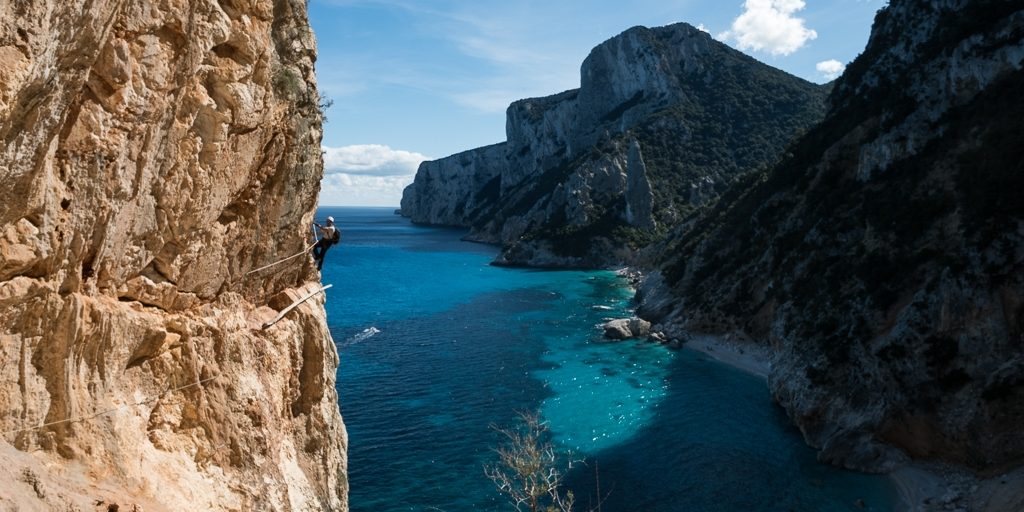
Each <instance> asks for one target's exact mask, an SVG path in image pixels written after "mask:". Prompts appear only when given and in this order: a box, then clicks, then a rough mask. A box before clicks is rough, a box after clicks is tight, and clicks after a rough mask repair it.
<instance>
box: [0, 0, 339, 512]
mask: <svg viewBox="0 0 1024 512" xmlns="http://www.w3.org/2000/svg"><path fill="white" fill-rule="evenodd" d="M315 58H316V45H315V40H314V37H313V34H312V32H311V30H310V28H309V25H308V20H307V18H306V7H305V1H303V0H282V1H275V2H271V1H269V0H266V1H263V0H257V1H223V0H221V1H212V0H211V1H205V0H195V1H190V2H154V1H145V0H143V1H135V2H122V1H115V0H110V1H103V0H100V1H89V2H86V1H61V2H57V1H48V0H33V1H16V2H4V3H0V141H2V144H0V182H2V183H3V184H4V187H3V189H2V190H0V373H2V376H0V430H2V432H3V434H2V438H0V479H2V480H3V481H4V485H3V492H2V493H0V508H4V509H10V508H13V509H17V510H94V509H102V510H108V509H109V510H116V509H118V507H120V508H119V509H120V510H132V509H144V510H147V511H152V510H346V509H347V498H346V493H347V478H346V454H345V448H346V442H347V441H346V434H345V428H344V425H343V424H342V421H341V416H340V414H339V410H338V403H337V396H336V392H335V390H334V379H335V368H336V366H337V353H336V350H335V347H334V344H333V343H332V340H331V336H330V333H329V331H328V329H327V326H326V322H325V313H324V309H323V302H322V301H323V298H322V296H317V297H316V298H315V299H313V300H311V301H309V302H306V303H305V304H303V305H302V306H300V307H298V308H297V309H295V310H294V311H292V312H291V313H289V315H288V316H286V317H285V318H284V319H283V320H282V321H281V322H279V323H277V324H275V325H274V326H272V327H269V328H267V329H262V328H261V327H262V324H263V323H264V322H266V321H267V320H269V319H271V318H273V317H274V316H276V314H277V312H278V310H279V309H281V308H282V307H284V306H286V305H288V304H290V303H291V302H292V301H293V300H294V299H295V298H297V297H299V296H301V295H303V294H305V293H308V292H310V291H314V290H317V289H318V288H319V282H318V276H317V272H316V270H315V268H314V267H313V266H312V265H311V262H310V260H309V258H308V257H307V256H303V257H298V258H292V259H290V260H288V261H286V262H284V263H282V264H280V265H276V266H274V267H271V268H268V269H265V270H261V271H257V272H252V271H253V270H255V269H258V268H260V267H262V266H264V265H267V264H269V263H272V262H275V261H278V260H281V259H282V258H285V257H287V256H291V255H294V254H297V253H301V252H302V251H303V249H304V248H305V247H306V244H307V240H306V233H307V232H308V225H309V223H310V221H311V220H312V217H313V214H314V209H315V207H316V202H317V195H318V191H319V181H320V178H321V175H322V157H321V154H320V138H321V114H320V111H319V108H318V101H319V99H318V95H317V91H316V83H315V78H314V74H313V73H314V71H313V62H314V60H315ZM112 505H116V506H114V507H113V508H110V507H111V506H112Z"/></svg>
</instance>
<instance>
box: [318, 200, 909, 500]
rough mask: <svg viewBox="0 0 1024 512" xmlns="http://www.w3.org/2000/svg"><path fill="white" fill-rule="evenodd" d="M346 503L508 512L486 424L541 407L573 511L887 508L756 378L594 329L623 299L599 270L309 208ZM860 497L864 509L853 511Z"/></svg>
mask: <svg viewBox="0 0 1024 512" xmlns="http://www.w3.org/2000/svg"><path fill="white" fill-rule="evenodd" d="M327 215H333V216H334V217H335V218H336V219H337V221H338V224H339V226H340V227H341V230H342V236H343V238H342V243H341V244H340V245H338V246H335V247H334V248H332V249H331V251H330V252H328V255H327V260H326V263H325V266H324V272H323V282H324V283H325V284H334V288H332V289H331V290H329V291H328V293H327V311H328V321H329V323H330V328H331V333H332V335H333V336H334V339H335V342H336V344H337V347H338V352H339V355H340V358H341V363H340V366H339V368H338V382H337V388H338V394H339V400H340V406H341V411H342V415H343V416H344V418H345V423H346V425H347V428H348V432H349V484H350V488H351V491H350V504H351V509H352V510H353V511H389V510H395V511H398V510H445V511H462V510H511V509H512V508H511V506H509V505H508V504H507V503H506V502H504V501H503V499H502V497H500V496H499V495H498V494H497V493H496V491H495V490H494V486H493V484H492V483H491V482H490V481H489V480H488V479H487V478H486V477H485V476H484V473H483V469H482V466H483V464H484V463H485V462H490V461H492V460H493V458H494V455H493V452H492V451H491V449H492V448H493V447H494V446H495V445H496V444H497V443H498V442H499V439H498V437H497V435H496V434H495V433H494V431H493V430H492V429H491V425H510V424H512V423H513V422H514V420H515V416H516V411H519V410H539V411H540V412H541V415H542V418H543V419H544V420H546V421H547V422H548V424H549V426H550V428H551V430H552V434H553V436H554V440H555V442H556V443H557V444H558V445H559V446H560V447H562V448H564V449H566V450H572V451H573V452H574V453H575V454H576V456H577V458H580V459H584V460H585V464H581V465H577V466H576V469H574V471H573V472H572V473H570V475H569V478H568V480H567V483H568V485H569V487H570V488H572V489H573V490H574V492H575V493H576V495H577V498H578V503H580V504H581V505H582V506H580V507H577V510H585V509H586V506H587V503H588V501H589V502H590V503H594V502H595V500H596V491H595V482H594V469H595V462H596V467H599V469H600V486H601V491H602V495H603V496H604V501H603V503H602V510H604V511H606V512H615V511H631V510H645V511H647V510H650V511H684V510H685V511H719V510H723V511H727V510H779V511H787V510H893V509H894V508H895V507H896V504H897V503H898V498H897V497H896V494H895V490H894V489H893V487H892V486H891V485H890V484H889V480H888V479H887V478H885V477H882V476H872V475H862V474H857V473H852V472H847V471H842V470H839V469H836V468H832V467H829V466H827V465H824V464H820V463H818V462H817V461H816V460H815V454H814V451H813V450H811V449H810V448H808V447H807V446H805V445H804V443H803V440H802V439H801V437H800V435H799V433H798V432H797V431H796V430H795V429H794V428H793V427H791V426H790V424H789V422H788V420H787V419H786V417H785V415H784V414H783V413H782V411H781V410H780V409H779V408H778V407H776V406H775V405H773V404H772V403H771V400H770V397H769V394H768V391H767V389H766V386H765V383H764V381H763V380H762V379H760V378H758V377H755V376H752V375H749V374H746V373H744V372H742V371H739V370H736V369H734V368H731V367H728V366H725V365H723V364H721V363H718V362H717V361H713V360H710V359H709V358H707V357H706V356H704V355H702V354H698V353H696V352H692V351H689V350H681V351H672V350H670V349H667V348H666V347H663V346H661V345H657V344H651V343H644V342H637V341H626V342H619V343H608V342H604V341H602V340H601V331H600V330H599V329H598V327H597V326H598V325H599V324H600V323H601V322H602V321H604V320H605V319H606V318H610V317H621V316H627V315H628V314H629V307H630V299H631V296H632V293H631V292H630V290H629V289H628V288H627V287H626V283H625V282H624V280H623V279H621V278H620V277H618V276H617V275H615V274H614V273H612V272H607V271H540V270H530V269H510V268H500V267H493V266H490V265H489V262H490V261H491V260H492V259H493V258H494V256H495V254H496V250H495V249H494V248H492V247H488V246H483V245H478V244H471V243H466V242H462V241H460V240H459V238H460V237H461V236H462V235H463V234H464V232H463V231H460V230H453V229H443V228H432V227H419V226H413V225H410V224H409V222H408V221H407V220H405V219H402V218H401V217H398V216H397V215H394V214H393V211H392V210H391V209H380V208H321V209H320V211H319V212H318V217H319V218H321V219H322V218H324V217H326V216H327ZM861 506H863V508H861Z"/></svg>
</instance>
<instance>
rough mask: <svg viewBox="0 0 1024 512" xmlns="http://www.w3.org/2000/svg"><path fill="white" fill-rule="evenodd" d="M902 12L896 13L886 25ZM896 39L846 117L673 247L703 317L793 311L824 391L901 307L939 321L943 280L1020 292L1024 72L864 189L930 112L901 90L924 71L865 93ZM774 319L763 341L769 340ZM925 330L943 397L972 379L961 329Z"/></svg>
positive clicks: (851, 73)
mask: <svg viewBox="0 0 1024 512" xmlns="http://www.w3.org/2000/svg"><path fill="white" fill-rule="evenodd" d="M973 8H977V9H981V10H982V11H985V12H984V13H982V14H978V16H981V17H982V18H983V19H989V20H990V21H991V22H992V24H995V21H994V20H995V18H998V16H999V15H1000V13H1003V12H1004V11H1005V9H1007V8H1009V7H1007V6H1006V4H1003V3H1000V2H979V3H978V4H977V5H974V6H973V7H972V9H973ZM1017 9H1018V10H1019V6H1018V7H1017ZM888 15H890V13H888V12H887V11H883V12H882V13H880V18H879V20H884V19H885V16H888ZM950 16H952V15H950ZM959 17H960V15H959V14H958V15H957V16H956V19H953V18H949V19H945V20H944V21H943V25H942V26H941V27H940V29H939V31H940V32H939V36H937V38H936V39H935V40H933V41H931V42H930V43H928V44H926V45H924V47H923V49H920V50H919V51H920V52H923V53H927V54H928V55H932V56H937V55H942V52H948V51H951V47H952V45H953V44H954V43H955V42H957V41H959V38H960V37H962V36H963V35H964V34H967V33H975V32H970V30H973V29H971V27H975V25H976V21H975V19H974V18H970V17H965V20H962V21H961V20H959ZM879 23H881V21H876V25H877V24H879ZM990 26H991V25H990ZM876 28H877V27H876ZM975 28H976V27H975ZM885 37H887V36H886V35H885V34H881V36H880V38H879V39H872V43H871V45H869V47H868V49H867V50H866V51H865V54H864V55H862V56H861V57H860V58H858V60H857V61H856V62H855V63H854V64H853V65H851V66H850V68H848V71H847V74H846V75H844V77H843V78H842V79H841V80H840V81H839V82H838V83H837V85H836V90H835V91H834V92H833V94H832V98H831V102H832V103H833V104H834V105H836V107H835V109H834V110H833V111H832V112H830V114H829V116H828V117H827V118H826V119H825V120H824V121H823V122H822V123H820V124H818V125H817V126H815V127H814V128H813V129H811V130H810V131H808V132H807V133H806V134H805V135H804V136H802V137H801V138H799V139H798V140H797V141H796V142H795V143H794V144H793V145H791V146H790V147H789V148H788V149H787V150H786V151H785V153H784V155H783V157H782V159H781V160H780V161H779V162H778V163H777V164H775V165H774V166H772V167H771V168H770V169H769V170H763V171H754V172H751V173H748V174H745V175H742V176H741V177H739V178H737V179H736V184H735V185H733V186H732V187H731V188H730V189H729V190H727V191H726V192H725V193H724V194H723V196H722V198H721V199H720V200H719V201H718V202H717V203H715V204H714V205H713V206H711V207H710V208H707V209H705V210H704V211H700V212H694V213H692V214H690V216H689V217H688V218H687V219H686V220H685V221H684V225H686V229H684V230H682V231H681V232H678V233H673V236H672V237H671V240H670V241H669V242H667V245H668V250H667V251H666V252H667V253H668V254H670V256H669V257H668V258H667V260H666V261H665V262H664V271H665V272H664V273H665V275H666V279H667V281H668V282H669V283H670V284H672V285H673V286H675V287H676V290H677V292H678V293H679V294H680V295H681V296H682V297H683V298H684V300H685V301H686V304H687V305H688V307H689V308H690V310H691V311H692V312H694V313H695V314H697V315H698V316H704V317H708V318H718V317H722V316H724V317H726V318H751V317H753V316H754V315H756V314H757V313H758V312H759V311H761V310H762V308H764V307H766V305H769V304H785V303H789V304H792V305H793V306H794V308H795V311H794V312H793V313H791V314H790V315H789V316H787V317H785V320H786V324H785V332H786V335H787V336H792V337H793V339H798V340H803V341H802V342H804V343H808V344H809V345H812V346H814V347H815V348H816V350H815V351H813V352H812V353H816V354H821V355H823V356H824V357H825V359H826V360H827V362H828V364H827V365H826V366H810V367H808V369H807V377H808V378H809V380H810V381H811V382H813V383H820V382H819V381H821V380H822V379H831V380H832V381H835V379H836V378H837V377H836V376H835V375H832V376H829V375H828V374H827V372H828V371H831V370H834V369H835V368H838V367H842V365H843V364H844V363H845V362H847V361H848V360H849V359H850V357H851V353H852V351H853V350H855V349H858V347H856V344H863V345H865V348H867V346H866V345H867V344H869V343H870V342H871V341H872V340H875V339H876V338H877V336H879V335H880V334H882V333H884V330H885V329H886V328H887V326H891V323H890V322H892V321H893V319H892V317H890V316H889V315H891V314H893V312H894V311H900V310H907V311H910V312H912V314H914V315H917V316H918V317H921V318H926V317H927V316H929V315H932V314H934V312H933V311H931V310H929V309H928V308H929V307H933V306H930V305H929V303H928V299H927V297H928V296H934V294H935V293H936V291H937V290H938V288H939V286H940V284H941V283H942V282H947V281H943V279H946V280H950V279H952V280H954V281H953V282H955V283H956V285H955V286H957V287H960V286H963V287H966V288H968V289H970V288H975V287H977V288H981V289H985V288H986V287H987V288H990V289H993V290H995V289H998V287H1000V286H1016V285H1015V284H1013V283H1020V275H1021V271H1022V269H1021V268H1020V266H1019V258H1018V260H1016V261H1017V262H1016V263H1015V259H1014V257H1013V256H1011V254H1013V251H1014V248H1019V247H1020V244H1021V238H1022V237H1021V234H1020V232H1019V230H1020V226H1022V225H1024V201H1021V197H1020V193H1021V191H1022V190H1024V145H1022V144H1021V142H1020V141H1021V138H1020V119H1022V118H1024V98H1022V97H1021V95H1020V94H1019V91H1021V90H1024V72H1021V71H1016V72H1012V73H1009V74H1008V75H1007V76H1005V77H1003V78H1002V79H1001V80H1000V81H998V82H997V83H994V84H992V85H990V86H989V87H987V88H986V90H985V91H983V92H982V93H981V94H979V95H978V96H977V97H976V98H974V99H973V100H972V101H970V102H969V103H967V104H965V105H962V106H960V107H957V108H954V109H951V110H950V111H948V112H946V113H945V114H944V115H943V117H942V118H941V119H939V120H937V121H935V122H934V123H932V125H931V129H932V131H933V133H935V134H937V135H936V136H934V137H933V138H932V139H931V140H930V141H929V142H928V143H927V144H926V145H924V146H923V147H919V148H917V149H916V153H915V154H914V155H913V156H912V157H909V158H905V159H901V160H897V161H895V162H892V163H891V164H890V165H889V166H887V167H886V168H885V169H883V170H877V171H876V172H874V173H873V174H872V176H871V178H870V179H869V180H867V181H860V180H858V179H857V171H858V166H859V165H860V164H861V160H860V150H861V147H862V144H863V143H865V142H868V141H871V140H874V139H876V138H877V137H878V135H879V134H881V133H884V132H888V131H890V130H891V129H892V128H893V127H894V126H896V125H897V124H898V122H899V121H902V120H903V119H904V118H905V117H906V116H907V115H909V114H910V113H911V112H913V110H914V109H916V108H919V105H917V104H916V103H915V102H914V101H913V100H912V99H911V98H909V97H907V96H905V95H904V93H903V89H905V87H899V86H898V85H897V84H900V83H903V82H900V81H899V80H904V81H905V80H906V73H908V72H910V71H909V70H893V72H892V74H891V76H892V77H895V78H893V80H894V81H892V82H884V81H883V82H882V83H880V84H879V85H878V87H877V88H863V89H861V88H857V87H855V86H856V85H857V84H860V82H861V80H862V79H863V75H864V74H865V73H867V72H868V68H870V67H871V64H872V62H871V60H872V59H877V58H878V55H879V53H880V52H881V51H882V49H884V48H887V47H891V44H888V45H884V46H881V47H880V46H879V45H880V44H883V43H884V42H885ZM892 37H896V34H893V35H892ZM982 37H983V38H984V39H983V40H986V41H987V40H988V38H990V37H991V36H990V35H984V36H982ZM879 41H881V43H880V42H879ZM826 151H827V153H826ZM645 157H646V155H645ZM944 276H946V277H944ZM755 290H763V292H764V293H763V294H762V295H758V294H757V293H754V291H755ZM919 291H925V292H926V294H921V295H918V294H917V292H919ZM778 318H779V317H776V319H778ZM770 321H771V319H769V321H768V322H763V323H761V324H759V325H755V326H753V327H752V329H751V330H750V331H748V334H750V335H753V336H767V335H768V329H769V327H770V324H769V322H770ZM912 328H913V329H914V330H913V331H912V332H906V333H901V334H900V335H901V336H907V337H911V338H915V337H916V338H917V339H916V342H919V343H922V344H924V345H925V346H927V347H928V349H927V351H926V353H925V354H923V356H924V357H925V359H926V362H927V364H928V371H929V372H930V373H931V375H932V376H933V378H934V379H935V382H936V384H937V387H936V389H940V390H943V391H945V392H948V393H952V392H955V391H957V390H959V389H961V388H962V387H964V386H965V385H967V384H968V383H969V382H970V376H969V375H967V373H966V372H965V371H964V370H963V369H962V368H959V367H956V366H955V364H954V362H955V361H956V359H957V357H958V355H957V352H956V350H957V349H956V342H955V339H956V337H955V334H956V330H955V329H956V327H953V328H952V329H953V331H951V332H949V333H944V334H943V335H942V336H936V337H930V338H928V337H927V336H928V335H929V334H928V333H932V332H934V329H936V328H938V326H936V325H930V324H929V325H923V324H922V325H916V324H912ZM1008 329H1009V332H1008V333H1007V334H1008V335H1009V337H1010V339H1020V337H1021V335H1022V333H1021V326H1020V325H1018V324H1016V323H1013V322H1010V324H1009V325H1008ZM920 338H925V339H920ZM875 355H876V356H877V357H879V359H881V360H885V361H890V362H894V361H897V360H902V359H904V358H907V357H914V356H915V354H908V353H907V352H906V351H905V350H904V349H902V348H901V347H899V346H893V345H889V346H886V347H884V348H882V349H879V350H878V351H877V352H876V353H875ZM893 364H894V365H895V363H893ZM830 369H831V370H830ZM1015 382H1016V381H1014V382H1009V381H1008V383H1003V384H1001V385H1000V386H1002V387H993V388H992V390H989V391H987V392H986V393H987V397H995V396H1011V395H1010V394H1011V391H1012V389H1015V388H1013V386H1017V384H1016V383H1015ZM919 398H920V402H921V403H922V404H924V403H930V404H935V403H938V401H939V400H940V399H939V398H937V397H932V396H923V395H922V396H921V397H919Z"/></svg>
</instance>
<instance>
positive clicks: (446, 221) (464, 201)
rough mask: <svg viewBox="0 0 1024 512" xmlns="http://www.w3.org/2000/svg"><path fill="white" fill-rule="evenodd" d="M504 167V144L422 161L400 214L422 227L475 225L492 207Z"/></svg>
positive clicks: (407, 190) (403, 199)
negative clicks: (429, 225) (424, 225)
mask: <svg viewBox="0 0 1024 512" xmlns="http://www.w3.org/2000/svg"><path fill="white" fill-rule="evenodd" d="M505 165H506V162H505V143H500V144H494V145H492V146H487V147H484V148H480V149H476V150H472V151H464V152H462V153H459V154H457V155H453V156H450V157H448V158H443V159H441V160H433V161H427V162H423V164H422V165H420V168H419V170H418V171H417V173H416V178H415V182H414V183H413V184H412V185H410V186H409V188H408V189H406V193H405V194H404V195H403V196H402V208H401V210H400V211H401V212H405V216H407V217H409V218H411V219H412V221H413V222H417V223H421V224H438V225H450V226H463V225H466V223H467V222H469V223H472V222H474V221H476V220H478V219H479V218H481V217H482V215H483V214H485V213H488V212H490V210H491V208H492V207H493V206H492V203H493V201H494V198H496V197H497V196H498V187H499V186H500V184H501V179H500V175H501V173H502V171H503V170H504V169H505Z"/></svg>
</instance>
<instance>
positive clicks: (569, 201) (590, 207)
mask: <svg viewBox="0 0 1024 512" xmlns="http://www.w3.org/2000/svg"><path fill="white" fill-rule="evenodd" d="M826 93H827V88H825V87H821V86H816V85H814V84H811V83H808V82H805V81H803V80H801V79H799V78H796V77H793V76H790V75H788V74H786V73H784V72H782V71H779V70H777V69H774V68H771V67H769V66H766V65H764V64H762V63H759V62H757V61H755V60H754V59H751V58H750V57H747V56H746V55H743V54H742V53H739V52H737V51H735V50H732V49H730V48H729V47H727V46H725V45H723V44H721V43H719V42H717V41H715V40H714V39H712V38H711V37H710V36H709V35H708V34H706V33H704V32H702V31H700V30H697V29H696V28H694V27H691V26H690V25H687V24H684V23H680V24H676V25H671V26H667V27H659V28H653V29H649V28H644V27H634V28H631V29H629V30H627V31H625V32H623V33H622V34H620V35H618V36H616V37H614V38H612V39H609V40H608V41H605V42H604V43H602V44H600V45H599V46H597V47H596V48H594V50H593V51H592V52H591V53H590V55H589V56H588V57H587V58H586V60H585V61H584V62H583V65H582V67H581V70H580V88H579V89H576V90H571V91H566V92H563V93H560V94H556V95H553V96H548V97H544V98H531V99H524V100H520V101H517V102H515V103H513V104H512V105H511V106H510V107H509V108H508V112H507V122H506V134H507V141H506V142H504V143H501V144H497V145H494V146H488V147H486V148H480V149H476V150H472V151H468V152H464V153H460V154H458V155H454V156H450V157H447V158H443V159H440V160H437V161H435V162H425V163H424V164H423V165H422V166H421V168H420V170H419V172H418V173H417V177H416V180H415V182H414V183H413V184H412V185H410V186H409V187H408V188H407V189H406V191H405V196H404V197H403V200H402V214H403V215H405V216H407V217H410V218H411V219H412V220H413V221H414V222H419V223H430V224H446V225H458V226H465V227H471V228H472V233H471V234H470V238H471V239H473V240H477V241H485V242H491V243H500V244H503V245H504V246H505V251H504V253H503V255H502V256H501V258H500V259H499V261H500V262H505V263H514V264H530V265H535V266H602V265H609V264H614V263H621V262H623V261H629V260H630V259H631V258H632V257H633V251H634V249H636V248H638V247H641V246H643V245H646V244H648V243H650V242H651V241H652V240H656V239H658V238H660V237H661V236H662V235H664V234H665V233H666V232H667V231H668V229H669V228H670V227H671V226H674V225H675V224H676V223H677V222H678V221H679V220H680V219H681V218H683V216H684V215H685V214H687V213H688V212H690V211H692V210H693V209H696V208H698V207H701V206H703V205H705V204H707V203H708V202H710V201H712V200H713V199H714V198H716V197H717V196H718V195H719V194H720V193H722V192H723V191H724V190H726V189H727V188H728V187H729V186H730V185H731V184H732V183H733V182H734V181H735V180H736V177H737V176H738V175H740V174H742V173H743V172H745V171H749V170H752V169H756V168H759V167H763V166H767V165H769V164H771V163H772V162H773V161H774V160H775V159H776V158H777V156H778V155H779V154H780V153H781V151H782V150H783V148H784V147H785V145H786V144H787V143H788V142H789V141H790V140H791V139H792V137H793V136H794V135H795V134H797V133H799V132H801V131H803V130H805V129H806V128H807V127H809V126H810V125H811V124H813V123H814V122H815V121H817V120H818V119H820V116H821V114H822V113H823V111H824V105H823V100H824V96H825V94H826Z"/></svg>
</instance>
